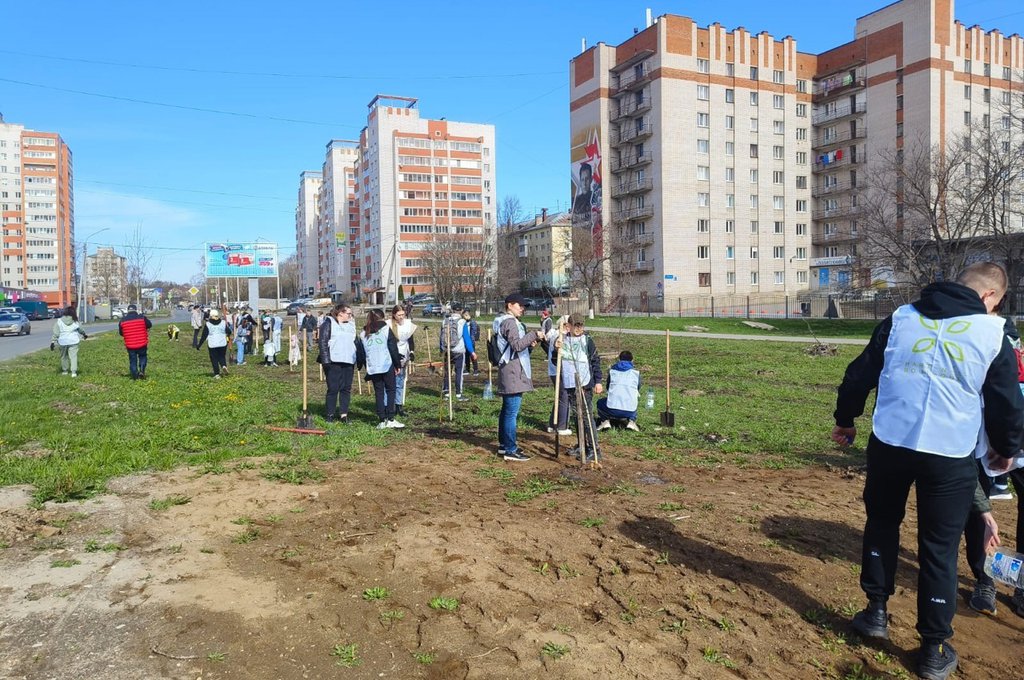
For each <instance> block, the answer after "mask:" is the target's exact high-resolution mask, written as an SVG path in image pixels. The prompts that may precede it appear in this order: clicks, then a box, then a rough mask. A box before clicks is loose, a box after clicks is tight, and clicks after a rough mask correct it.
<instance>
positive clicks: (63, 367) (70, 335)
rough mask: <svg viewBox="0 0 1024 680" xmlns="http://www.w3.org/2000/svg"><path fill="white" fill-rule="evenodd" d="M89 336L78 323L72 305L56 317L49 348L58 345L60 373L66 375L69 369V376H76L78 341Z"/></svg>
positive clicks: (51, 348)
mask: <svg viewBox="0 0 1024 680" xmlns="http://www.w3.org/2000/svg"><path fill="white" fill-rule="evenodd" d="M87 337H89V336H88V335H86V334H85V331H83V330H82V326H81V325H79V323H78V316H77V315H76V314H75V308H74V307H67V308H65V310H64V316H62V317H60V318H59V319H57V321H56V323H54V324H53V336H52V338H51V339H50V350H53V348H54V346H55V345H57V346H59V347H60V374H61V375H67V374H68V369H70V370H71V377H72V378H77V377H78V343H79V342H81V340H82V339H83V338H87Z"/></svg>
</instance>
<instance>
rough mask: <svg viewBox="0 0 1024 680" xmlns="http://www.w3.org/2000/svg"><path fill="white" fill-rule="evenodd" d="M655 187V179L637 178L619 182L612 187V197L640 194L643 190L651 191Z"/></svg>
mask: <svg viewBox="0 0 1024 680" xmlns="http://www.w3.org/2000/svg"><path fill="white" fill-rule="evenodd" d="M653 188H654V180H652V179H649V178H648V179H637V180H633V181H632V182H620V183H619V184H617V185H615V186H613V187H612V198H618V197H619V196H628V195H629V194H638V193H640V192H643V191H650V190H651V189H653Z"/></svg>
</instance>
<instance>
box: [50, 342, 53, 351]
mask: <svg viewBox="0 0 1024 680" xmlns="http://www.w3.org/2000/svg"><path fill="white" fill-rule="evenodd" d="M50 351H51V352H52V351H53V343H52V342H51V343H50Z"/></svg>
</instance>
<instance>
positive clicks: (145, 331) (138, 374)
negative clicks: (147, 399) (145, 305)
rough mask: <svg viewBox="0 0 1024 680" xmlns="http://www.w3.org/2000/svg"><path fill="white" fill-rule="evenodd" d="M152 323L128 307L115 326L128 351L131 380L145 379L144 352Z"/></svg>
mask: <svg viewBox="0 0 1024 680" xmlns="http://www.w3.org/2000/svg"><path fill="white" fill-rule="evenodd" d="M152 327H153V322H152V321H150V320H149V319H147V318H146V317H145V316H144V315H142V314H139V308H138V307H136V306H135V305H128V313H127V314H125V315H124V318H123V319H121V322H120V323H119V324H117V332H118V333H119V334H120V335H121V337H123V338H124V347H125V349H127V350H128V370H129V371H131V374H132V380H140V379H141V380H145V379H146V362H147V358H148V357H147V356H146V351H147V350H148V349H149V329H150V328H152Z"/></svg>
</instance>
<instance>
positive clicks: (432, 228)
mask: <svg viewBox="0 0 1024 680" xmlns="http://www.w3.org/2000/svg"><path fill="white" fill-rule="evenodd" d="M416 105H417V100H415V99H412V98H408V97H390V96H385V95H378V96H376V97H374V98H373V100H372V101H371V102H370V103H369V113H368V116H367V125H366V127H365V128H364V129H363V131H362V133H361V134H360V138H359V141H358V143H355V142H348V141H344V140H334V141H332V142H331V143H329V144H328V146H327V159H326V161H325V163H324V167H323V171H322V172H320V173H312V172H304V173H303V174H302V181H301V185H300V190H299V207H298V209H297V211H296V244H297V247H298V251H299V263H300V277H301V281H302V283H301V286H302V287H303V288H308V287H315V288H317V289H318V290H323V291H326V292H331V291H347V292H349V293H350V294H352V295H353V296H355V297H360V298H368V299H372V300H373V301H375V302H377V303H385V302H391V301H394V300H396V299H397V296H398V287H399V286H403V288H404V289H405V290H406V291H411V290H412V289H415V290H416V291H417V292H432V291H433V289H434V281H433V277H432V275H431V274H430V262H429V259H430V258H431V256H432V254H431V252H429V251H430V249H431V248H436V247H438V246H437V244H439V243H451V242H457V243H459V244H460V245H459V246H458V247H459V248H463V249H464V250H465V252H466V255H465V258H464V259H466V261H467V262H468V263H470V264H469V266H467V267H465V271H464V272H463V274H464V275H465V276H464V278H465V280H466V283H465V286H464V287H465V288H466V289H467V291H468V289H470V288H474V287H478V284H480V283H485V284H487V285H491V284H493V281H494V276H495V271H496V264H495V261H494V252H493V251H494V242H495V232H494V211H495V206H496V201H495V199H494V196H495V182H494V176H495V166H494V126H492V125H483V124H476V123H459V122H455V121H448V120H446V119H444V118H441V119H438V120H430V119H426V118H421V117H420V115H419V110H418V109H417V108H416ZM314 191H315V192H316V195H317V197H318V200H317V202H316V203H315V204H314V203H313V201H312V196H313V192H314ZM478 263H483V264H484V265H485V266H484V268H483V270H482V269H481V268H480V267H474V265H475V264H478ZM478 271H483V275H481V276H477V275H476V272H478ZM303 272H304V273H303ZM313 272H316V277H317V280H316V281H315V282H314V281H313V276H314V274H313Z"/></svg>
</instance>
